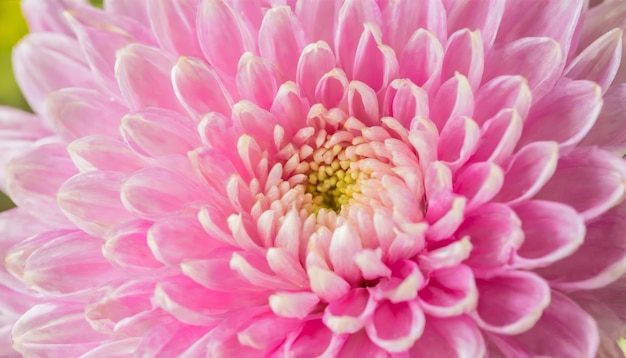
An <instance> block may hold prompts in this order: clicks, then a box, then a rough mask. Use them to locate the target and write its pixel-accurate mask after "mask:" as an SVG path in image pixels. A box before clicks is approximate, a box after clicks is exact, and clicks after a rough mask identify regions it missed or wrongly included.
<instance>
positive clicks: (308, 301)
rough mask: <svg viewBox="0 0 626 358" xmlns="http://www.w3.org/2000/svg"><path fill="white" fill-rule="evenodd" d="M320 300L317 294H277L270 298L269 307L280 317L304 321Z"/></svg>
mask: <svg viewBox="0 0 626 358" xmlns="http://www.w3.org/2000/svg"><path fill="white" fill-rule="evenodd" d="M319 300H320V299H319V297H318V296H317V295H316V294H314V293H310V292H277V293H275V294H273V295H271V296H270V297H269V305H270V307H271V308H272V311H273V312H274V313H275V314H276V315H278V316H281V317H292V318H299V319H303V318H304V317H306V316H307V315H308V314H309V313H310V312H311V311H312V310H313V309H314V308H315V307H316V306H317V304H318V302H319Z"/></svg>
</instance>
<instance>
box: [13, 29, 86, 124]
mask: <svg viewBox="0 0 626 358" xmlns="http://www.w3.org/2000/svg"><path fill="white" fill-rule="evenodd" d="M79 51H80V50H79V48H78V44H77V42H76V40H74V39H72V38H70V37H66V36H62V35H58V34H51V33H38V34H31V35H28V36H27V37H25V38H24V39H23V40H22V41H21V42H20V43H19V44H18V45H17V46H16V47H15V49H14V50H13V64H14V68H13V71H14V72H15V79H16V81H17V83H18V84H19V85H20V88H21V89H22V92H23V93H24V97H26V100H27V101H28V103H29V104H30V106H31V107H32V108H33V110H34V111H35V112H36V113H38V114H40V115H43V114H45V113H46V111H45V108H46V94H48V92H52V91H54V90H57V89H60V88H64V87H93V85H94V83H93V82H94V81H93V75H92V74H91V71H90V70H89V67H88V66H87V64H86V63H85V62H84V60H83V57H82V55H81V54H80V52H79ZM66 68H72V71H66V70H63V69H66Z"/></svg>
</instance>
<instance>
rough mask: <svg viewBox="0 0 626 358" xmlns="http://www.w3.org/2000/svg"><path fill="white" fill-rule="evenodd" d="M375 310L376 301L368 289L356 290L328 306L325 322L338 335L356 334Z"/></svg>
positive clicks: (325, 312) (325, 311)
mask: <svg viewBox="0 0 626 358" xmlns="http://www.w3.org/2000/svg"><path fill="white" fill-rule="evenodd" d="M375 308H376V301H375V300H374V299H373V298H372V297H371V296H370V294H369V292H368V291H367V290H366V289H364V288H361V289H355V290H352V291H350V293H348V294H347V295H345V296H343V297H342V298H341V299H339V300H337V301H335V302H333V303H331V304H329V305H328V306H326V309H325V310H324V317H323V321H324V324H325V325H326V327H328V328H329V329H330V330H331V331H333V332H334V333H336V334H345V333H356V332H357V331H359V330H361V328H363V327H364V326H365V323H366V322H367V321H368V320H369V318H370V315H371V314H372V313H373V312H374V309H375Z"/></svg>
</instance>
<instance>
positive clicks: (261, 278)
mask: <svg viewBox="0 0 626 358" xmlns="http://www.w3.org/2000/svg"><path fill="white" fill-rule="evenodd" d="M230 269H231V270H233V271H235V272H237V273H238V274H239V275H240V276H241V277H243V278H244V279H245V280H246V281H248V282H250V283H251V284H253V285H256V286H259V287H263V288H268V289H272V290H292V289H294V288H297V287H296V286H295V285H294V284H292V283H291V282H288V281H285V280H283V279H282V278H281V277H278V276H276V275H273V274H272V273H271V270H270V269H269V267H268V266H267V261H266V260H265V258H262V257H259V256H255V255H250V254H245V252H242V253H241V254H240V253H237V252H234V253H233V254H232V257H231V259H230Z"/></svg>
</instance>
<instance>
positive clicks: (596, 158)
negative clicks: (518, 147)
mask: <svg viewBox="0 0 626 358" xmlns="http://www.w3.org/2000/svg"><path fill="white" fill-rule="evenodd" d="M625 176H626V169H625V168H624V163H623V161H622V160H621V159H620V158H619V157H617V156H615V155H614V154H613V153H610V152H606V151H603V150H601V149H597V148H579V149H576V150H574V151H573V152H572V153H570V154H569V155H568V156H566V157H563V158H561V159H559V163H558V165H557V168H556V171H555V172H554V175H553V176H552V178H550V180H549V181H548V182H547V183H546V184H545V185H544V186H543V188H542V189H541V191H540V192H539V193H538V194H537V195H536V196H535V197H536V198H537V199H544V200H552V201H558V202H561V203H564V204H567V205H570V206H572V207H573V208H574V209H576V210H577V211H578V212H580V213H581V215H582V216H583V217H584V218H585V220H590V219H593V218H595V217H597V216H599V215H601V214H602V213H604V212H605V211H607V210H608V209H609V208H611V207H612V206H614V205H615V204H617V203H619V201H620V200H621V199H622V197H623V195H624V192H625V190H626V185H625V184H624V177H625ZM570 193H578V194H579V195H571V194H570ZM585 193H586V194H587V195H583V194H585ZM592 193H593V194H592Z"/></svg>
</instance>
